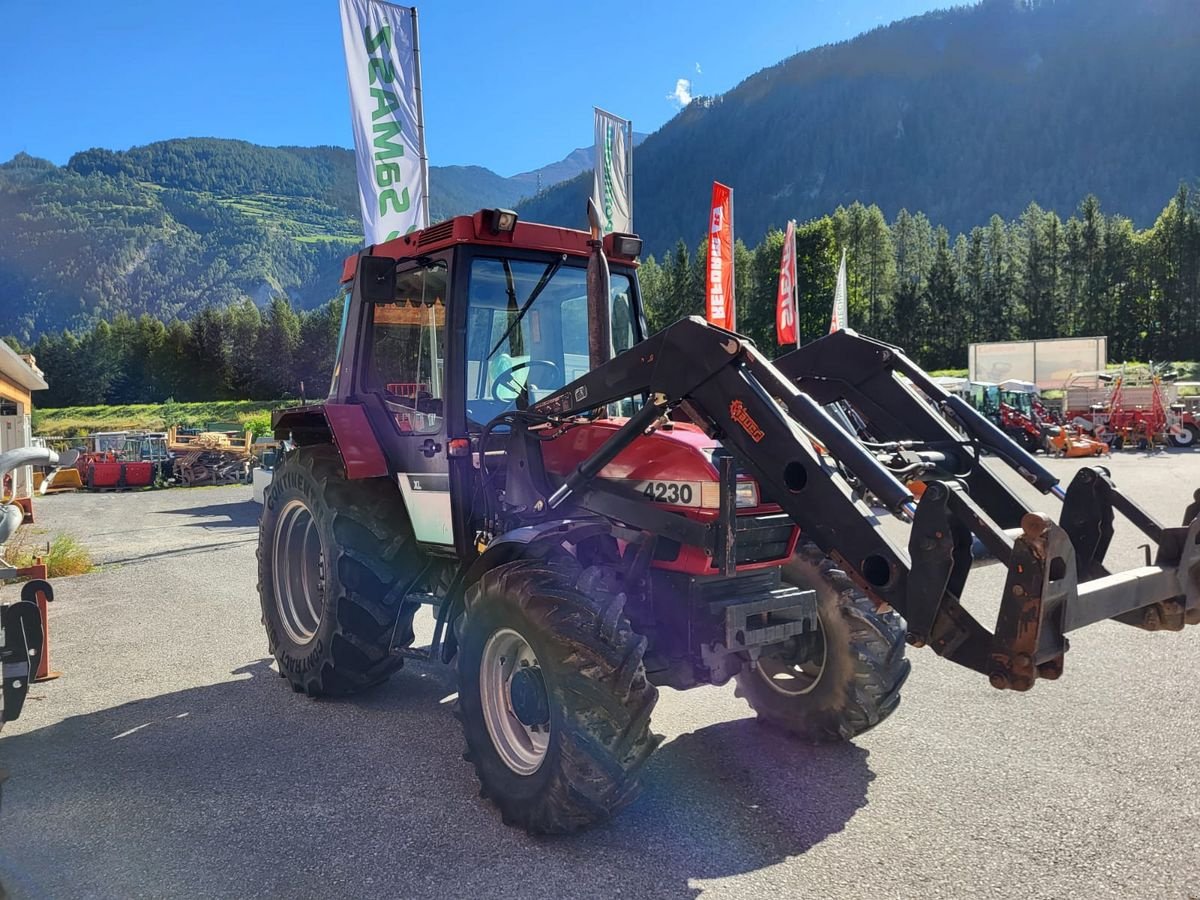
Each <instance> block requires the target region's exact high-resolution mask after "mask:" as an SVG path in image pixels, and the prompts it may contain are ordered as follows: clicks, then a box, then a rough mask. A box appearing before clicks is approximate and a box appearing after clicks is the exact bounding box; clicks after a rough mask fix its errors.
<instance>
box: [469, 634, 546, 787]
mask: <svg viewBox="0 0 1200 900" xmlns="http://www.w3.org/2000/svg"><path fill="white" fill-rule="evenodd" d="M521 670H525V671H524V673H522V674H521V675H518V672H521ZM514 676H517V678H516V679H514ZM541 678H542V676H541V668H540V667H539V666H538V661H537V656H536V655H535V654H534V652H533V648H532V647H530V646H529V642H528V641H526V640H525V638H523V637H521V635H519V634H518V633H517V632H515V631H513V630H512V629H511V628H501V629H500V630H498V631H496V632H495V633H494V634H493V635H492V636H491V637H490V638H488V641H487V643H486V644H485V645H484V647H483V655H482V659H481V662H480V666H479V696H480V701H481V705H482V707H483V720H484V723H485V724H486V725H487V730H488V734H489V735H490V736H491V738H492V746H493V747H495V748H496V753H497V754H498V755H499V757H500V759H501V760H503V762H504V764H505V765H506V766H508V767H509V768H510V769H512V770H513V771H514V772H516V773H517V774H518V775H532V774H533V773H534V772H536V771H537V770H538V769H539V768H540V767H541V765H542V761H543V760H544V759H545V758H546V751H547V750H548V749H549V747H550V723H549V717H548V714H547V716H546V721H545V722H544V723H538V722H537V721H536V720H537V719H538V718H541V716H540V715H532V714H531V712H530V710H529V709H526V708H521V709H520V711H521V712H522V714H523V715H524V717H525V719H526V720H531V721H533V724H526V723H525V722H524V721H522V719H521V717H519V716H518V715H517V712H518V709H517V708H514V702H513V694H514V682H515V684H516V686H517V688H518V691H519V692H520V694H521V695H523V696H524V701H525V704H524V705H525V706H528V703H529V698H528V696H525V695H528V693H529V691H530V690H531V689H533V690H534V691H535V692H536V690H537V689H540V690H541V692H542V696H541V698H537V697H536V694H535V697H534V699H540V700H542V701H543V702H544V703H545V709H547V710H548V707H549V697H548V695H547V694H546V692H545V687H544V682H543V681H542V680H541Z"/></svg>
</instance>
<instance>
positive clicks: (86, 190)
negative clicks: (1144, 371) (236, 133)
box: [0, 138, 591, 340]
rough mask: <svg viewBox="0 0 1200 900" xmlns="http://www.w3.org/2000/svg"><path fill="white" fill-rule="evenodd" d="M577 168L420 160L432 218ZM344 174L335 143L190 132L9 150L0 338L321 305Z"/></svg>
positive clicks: (351, 202)
mask: <svg viewBox="0 0 1200 900" xmlns="http://www.w3.org/2000/svg"><path fill="white" fill-rule="evenodd" d="M581 153H582V156H581V155H580V154H581ZM590 164H591V154H590V153H589V152H583V151H578V150H577V151H573V153H572V154H571V155H570V156H568V157H567V158H566V159H564V160H561V161H560V162H558V163H553V164H551V165H549V166H546V167H544V169H540V170H534V171H532V172H526V173H522V174H521V175H517V176H514V177H512V178H504V177H502V176H500V175H497V174H496V173H495V172H492V171H491V170H489V169H485V168H482V167H480V166H433V167H431V169H430V176H429V177H430V195H431V197H432V203H431V213H432V217H433V219H434V220H438V219H442V218H446V217H448V216H452V215H456V214H458V213H462V212H473V211H474V210H476V209H479V208H480V207H483V206H512V205H514V204H516V203H517V201H518V200H520V199H521V197H523V196H526V195H529V194H532V193H534V192H535V191H536V190H537V188H538V185H539V184H541V185H543V186H548V185H551V184H553V183H555V181H556V180H557V179H558V178H559V177H566V176H569V175H572V174H574V173H575V172H578V171H579V170H580V169H581V168H582V167H584V166H587V165H590ZM354 179H355V173H354V156H353V154H352V153H351V152H350V151H349V150H344V149H341V148H338V147H259V146H256V145H254V144H248V143H246V142H244V141H228V140H215V139H207V138H192V139H186V140H173V141H163V142H161V143H157V144H151V145H148V146H145V147H134V148H133V149H132V150H128V151H124V152H114V151H111V150H101V149H93V150H86V151H83V152H80V153H77V154H75V155H74V156H73V157H72V158H71V159H70V161H69V162H68V163H67V165H66V166H62V167H59V166H55V165H53V164H51V163H49V162H46V161H45V160H40V159H35V158H33V157H30V156H27V155H23V154H21V155H18V156H17V157H15V158H14V159H12V160H10V161H9V162H7V163H3V164H0V334H12V335H15V336H17V337H18V338H20V339H22V340H29V339H31V338H34V337H36V336H37V335H38V334H40V333H41V332H43V331H46V330H57V329H61V328H64V327H75V328H77V327H80V326H88V325H90V324H91V323H92V322H94V321H96V320H97V319H102V318H104V319H111V318H112V317H113V316H115V315H117V314H118V313H125V314H128V315H131V316H135V317H136V316H138V315H141V314H142V313H151V314H153V315H155V316H158V317H160V318H163V319H171V318H172V317H175V316H180V317H188V316H193V315H195V314H196V313H197V312H199V311H200V310H201V309H203V308H205V307H206V306H216V307H224V306H228V305H230V304H238V303H240V302H241V301H243V300H245V299H249V300H251V301H253V302H255V303H257V304H258V305H259V306H264V305H265V304H266V303H267V302H268V301H269V300H270V299H271V298H272V297H275V296H286V297H287V298H288V299H289V300H290V301H291V303H292V304H293V305H295V306H296V308H298V309H308V308H312V307H314V306H316V305H319V304H321V303H324V302H325V301H327V300H328V299H329V298H330V297H332V296H333V294H334V291H335V289H336V286H337V279H338V277H339V275H340V273H341V261H342V259H343V258H344V257H345V256H346V254H347V253H349V252H351V251H352V250H353V249H354V248H355V247H356V246H358V245H360V244H361V235H362V231H361V226H360V224H359V212H358V195H357V193H356V188H355V180H354Z"/></svg>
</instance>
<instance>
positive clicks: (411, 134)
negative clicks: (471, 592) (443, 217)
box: [341, 0, 429, 244]
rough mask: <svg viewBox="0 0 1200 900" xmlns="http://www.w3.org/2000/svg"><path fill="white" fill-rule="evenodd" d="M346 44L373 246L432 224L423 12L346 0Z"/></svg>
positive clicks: (362, 196) (373, 0)
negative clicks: (422, 60)
mask: <svg viewBox="0 0 1200 900" xmlns="http://www.w3.org/2000/svg"><path fill="white" fill-rule="evenodd" d="M341 11H342V42H343V44H344V45H345V50H346V78H347V81H348V84H349V88H350V115H351V119H352V123H353V128H354V151H355V157H356V162H357V169H358V196H359V201H360V205H361V208H362V219H363V232H364V234H365V236H366V240H367V243H368V244H377V243H379V242H380V241H386V240H390V239H391V238H394V237H398V236H400V235H403V234H408V233H409V232H410V231H414V230H416V229H418V228H424V227H426V226H427V225H428V224H429V197H428V184H429V182H428V173H427V170H426V160H425V135H424V125H423V117H422V114H421V67H420V59H419V50H418V41H417V11H416V10H415V9H412V8H409V7H406V6H395V5H393V4H391V3H383V2H380V0H341Z"/></svg>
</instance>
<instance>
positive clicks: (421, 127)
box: [411, 6, 430, 228]
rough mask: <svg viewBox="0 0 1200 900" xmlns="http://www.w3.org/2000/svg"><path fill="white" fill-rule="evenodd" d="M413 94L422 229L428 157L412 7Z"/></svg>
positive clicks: (418, 46)
mask: <svg viewBox="0 0 1200 900" xmlns="http://www.w3.org/2000/svg"><path fill="white" fill-rule="evenodd" d="M411 12H412V34H413V92H414V93H415V94H416V96H417V144H418V145H419V146H420V148H421V149H420V157H421V194H422V196H423V197H424V198H425V212H424V219H425V223H424V227H425V228H428V227H429V218H430V215H429V157H428V156H427V155H426V154H425V100H424V98H423V97H422V96H421V44H420V39H419V38H418V37H417V8H416V7H415V6H414V7H412V10H411Z"/></svg>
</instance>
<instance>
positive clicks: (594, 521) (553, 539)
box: [438, 516, 613, 663]
mask: <svg viewBox="0 0 1200 900" xmlns="http://www.w3.org/2000/svg"><path fill="white" fill-rule="evenodd" d="M612 530H613V526H612V523H611V522H609V521H608V520H607V519H603V518H600V517H599V516H581V517H579V518H573V519H558V520H554V521H549V522H539V523H537V524H534V525H525V526H523V527H521V528H514V529H513V530H512V531H507V532H505V533H504V534H502V535H500V536H498V537H497V538H495V539H494V540H493V541H492V542H491V543H490V544H488V546H487V549H486V550H484V551H483V553H481V554H480V555H479V556H477V557H476V558H475V561H474V562H472V563H471V564H470V565H469V566H467V568H466V569H464V570H463V571H462V572H461V573H460V574H459V576H458V578H456V579H455V582H454V584H453V585H451V588H450V591H449V593H448V595H447V598H446V602H445V604H443V606H442V611H440V612H439V615H438V618H439V620H440V621H439V622H438V628H439V630H440V629H441V628H445V629H446V630H445V638H444V639H443V641H442V647H441V658H442V662H445V663H448V662H450V661H451V660H452V659H453V658H454V654H455V653H456V652H457V650H458V636H457V635H456V634H455V631H454V628H453V623H454V621H455V619H457V618H458V616H459V615H460V614H461V613H462V611H463V608H464V605H465V603H466V595H467V589H468V588H469V587H470V586H471V585H473V584H474V583H475V582H477V581H478V580H479V579H480V578H482V577H483V574H484V573H485V572H487V571H490V570H491V569H494V568H496V567H497V566H502V565H504V564H505V563H510V562H512V561H513V560H516V559H521V558H530V557H532V558H537V557H540V556H544V555H546V554H547V553H549V552H550V551H551V550H553V549H554V548H555V547H559V546H561V545H562V544H563V543H570V544H577V543H579V542H580V541H583V540H585V539H587V538H590V537H599V536H600V535H605V534H611V533H612ZM447 626H449V627H447Z"/></svg>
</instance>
